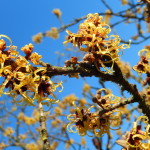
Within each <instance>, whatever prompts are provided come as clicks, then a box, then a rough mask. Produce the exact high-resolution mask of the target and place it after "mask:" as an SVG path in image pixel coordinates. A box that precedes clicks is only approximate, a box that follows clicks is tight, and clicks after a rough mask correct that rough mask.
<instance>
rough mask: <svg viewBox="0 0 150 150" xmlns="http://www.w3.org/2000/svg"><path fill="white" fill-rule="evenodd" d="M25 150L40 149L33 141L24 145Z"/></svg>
mask: <svg viewBox="0 0 150 150" xmlns="http://www.w3.org/2000/svg"><path fill="white" fill-rule="evenodd" d="M26 148H27V150H40V148H39V146H38V145H36V144H35V143H30V144H27V145H26Z"/></svg>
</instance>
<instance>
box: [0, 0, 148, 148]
mask: <svg viewBox="0 0 150 150" xmlns="http://www.w3.org/2000/svg"><path fill="white" fill-rule="evenodd" d="M107 1H108V2H109V3H111V6H112V8H114V7H115V10H116V11H117V10H119V9H122V8H123V7H124V6H121V4H120V2H119V0H112V1H111V0H107ZM0 4H1V17H0V34H5V35H7V36H9V37H10V38H11V39H12V41H13V44H14V45H16V46H18V49H19V48H21V47H22V46H24V45H25V44H28V43H33V42H32V36H33V35H35V34H37V33H38V32H45V31H47V30H49V29H50V28H51V27H60V23H59V21H58V20H57V18H56V16H55V15H54V14H52V10H53V9H54V8H59V9H60V10H61V11H62V20H63V22H64V24H68V23H71V22H72V21H73V20H74V19H75V18H79V17H81V16H85V15H87V14H88V13H97V12H104V11H105V10H106V8H105V7H104V5H102V4H101V3H100V1H99V0H2V1H1V2H0ZM116 29H117V30H116V31H117V33H119V34H120V36H121V37H122V38H124V39H125V40H129V39H128V36H129V32H135V30H134V28H133V27H129V26H128V25H124V26H123V27H116ZM69 30H71V31H73V32H75V31H76V30H77V26H73V27H71V28H69ZM65 35H67V34H66V33H65V32H63V33H61V34H60V38H59V39H58V40H53V39H50V38H44V40H43V42H42V43H41V44H35V51H36V52H38V53H39V54H40V55H42V56H43V60H44V61H45V62H47V63H51V64H54V65H57V62H56V61H55V60H56V59H57V57H58V56H57V55H56V54H55V51H59V52H60V53H62V52H65V49H64V46H63V44H62V42H63V41H64V39H65ZM144 44H145V43H143V44H141V45H140V46H138V47H137V46H132V47H131V48H130V49H127V50H125V53H124V56H123V57H122V58H123V60H125V61H129V62H131V64H132V65H135V64H136V62H137V61H138V57H137V52H138V51H139V50H140V49H142V48H143V45H144ZM62 65H63V64H62ZM66 78H67V77H66ZM63 79H64V78H63ZM88 82H89V83H91V84H92V85H93V86H96V85H98V84H97V82H98V80H97V79H96V80H95V79H94V78H92V79H88ZM83 83H84V82H83V80H82V81H81V80H80V81H79V82H78V81H77V80H76V79H70V80H68V81H67V83H65V88H64V91H63V93H62V95H61V96H60V98H61V97H64V96H65V95H68V94H70V93H75V94H78V95H79V97H80V96H81V91H82V86H83ZM72 86H73V87H74V88H71V87H72ZM113 89H114V91H115V90H116V91H117V90H118V88H117V87H113ZM92 150H94V148H93V149H92Z"/></svg>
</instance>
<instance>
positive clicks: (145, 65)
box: [133, 49, 150, 73]
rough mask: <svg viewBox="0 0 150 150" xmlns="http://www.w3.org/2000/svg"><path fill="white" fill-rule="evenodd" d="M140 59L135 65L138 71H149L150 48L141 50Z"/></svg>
mask: <svg viewBox="0 0 150 150" xmlns="http://www.w3.org/2000/svg"><path fill="white" fill-rule="evenodd" d="M138 55H139V56H140V61H139V62H138V64H137V65H135V66H134V67H133V69H134V70H135V71H137V72H138V73H148V72H149V70H150V63H149V62H150V50H149V49H142V50H140V51H139V53H138Z"/></svg>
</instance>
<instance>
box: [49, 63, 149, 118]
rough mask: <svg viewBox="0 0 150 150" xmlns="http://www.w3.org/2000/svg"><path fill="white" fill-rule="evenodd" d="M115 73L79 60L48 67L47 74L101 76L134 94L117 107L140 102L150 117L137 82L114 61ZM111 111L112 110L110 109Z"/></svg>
mask: <svg viewBox="0 0 150 150" xmlns="http://www.w3.org/2000/svg"><path fill="white" fill-rule="evenodd" d="M113 69H114V73H113V74H105V73H103V72H100V71H98V70H97V68H96V67H95V66H94V65H93V64H89V63H85V62H79V63H78V64H77V65H74V66H71V67H56V66H51V65H50V66H49V67H48V68H47V73H46V75H48V76H50V77H52V76H56V75H69V74H72V73H78V74H79V75H80V76H81V77H91V76H95V77H100V78H101V80H102V81H112V82H114V83H116V84H118V85H119V86H120V87H121V88H122V90H123V91H128V92H129V93H130V94H131V95H132V96H133V98H132V100H129V101H128V100H127V101H125V102H124V103H123V104H122V103H120V104H119V105H118V106H115V108H116V107H120V106H122V105H125V104H129V103H133V102H138V103H139V108H140V109H142V111H143V113H144V114H145V115H147V116H148V117H149V119H150V113H149V112H150V107H149V106H147V105H146V103H145V101H144V98H143V97H142V96H141V95H140V94H139V92H138V89H137V87H136V85H135V84H131V83H129V82H128V81H127V80H126V79H125V78H124V76H123V74H122V72H121V70H120V68H119V66H118V65H117V63H114V67H113ZM112 109H113V108H112ZM109 111H111V110H109Z"/></svg>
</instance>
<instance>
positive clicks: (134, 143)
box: [116, 116, 150, 150]
mask: <svg viewBox="0 0 150 150" xmlns="http://www.w3.org/2000/svg"><path fill="white" fill-rule="evenodd" d="M138 122H140V124H141V123H142V122H143V123H145V124H146V126H145V131H142V126H141V125H138ZM149 130H150V124H149V119H148V117H147V116H140V117H138V119H137V120H136V122H134V123H133V128H132V129H131V131H128V132H126V134H125V135H123V136H122V138H123V139H120V140H118V141H116V143H117V144H119V145H121V146H122V147H124V148H126V149H136V150H150V135H149Z"/></svg>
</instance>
